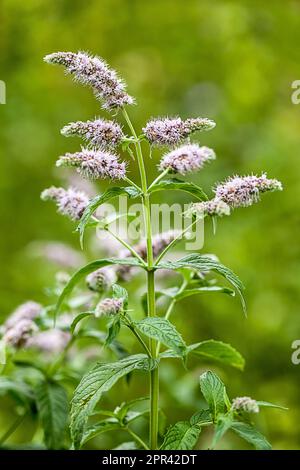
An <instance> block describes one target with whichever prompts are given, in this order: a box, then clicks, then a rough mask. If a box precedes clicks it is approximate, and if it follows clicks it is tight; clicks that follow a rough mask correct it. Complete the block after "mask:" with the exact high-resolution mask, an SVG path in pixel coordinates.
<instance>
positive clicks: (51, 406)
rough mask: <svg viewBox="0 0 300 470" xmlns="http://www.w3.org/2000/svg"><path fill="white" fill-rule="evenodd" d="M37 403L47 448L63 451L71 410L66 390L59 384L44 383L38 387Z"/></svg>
mask: <svg viewBox="0 0 300 470" xmlns="http://www.w3.org/2000/svg"><path fill="white" fill-rule="evenodd" d="M36 401H37V407H38V411H39V416H40V420H41V424H42V426H43V429H44V441H45V444H46V446H47V448H48V449H61V448H62V444H63V441H64V434H65V428H66V424H67V420H68V408H69V405H68V397H67V393H66V391H65V389H64V388H63V387H62V386H61V385H60V384H58V383H57V382H51V381H43V382H41V383H40V384H38V385H37V387H36Z"/></svg>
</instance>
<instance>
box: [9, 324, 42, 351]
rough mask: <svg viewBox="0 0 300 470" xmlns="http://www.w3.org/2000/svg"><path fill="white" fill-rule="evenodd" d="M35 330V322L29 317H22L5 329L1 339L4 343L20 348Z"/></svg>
mask: <svg viewBox="0 0 300 470" xmlns="http://www.w3.org/2000/svg"><path fill="white" fill-rule="evenodd" d="M36 330H37V326H36V324H35V323H34V322H33V321H32V320H30V319H29V318H22V319H21V320H20V321H18V323H16V324H15V325H14V326H13V327H11V328H9V329H7V331H6V332H5V334H4V336H3V339H4V341H5V343H7V344H10V345H11V346H14V347H15V348H20V347H22V346H24V345H25V344H26V343H27V341H28V339H29V338H30V336H31V335H32V334H33V333H34V331H36Z"/></svg>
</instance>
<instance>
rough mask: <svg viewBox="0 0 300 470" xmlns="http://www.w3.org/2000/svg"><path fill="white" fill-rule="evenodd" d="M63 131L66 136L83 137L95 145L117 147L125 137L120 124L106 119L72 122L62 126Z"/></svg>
mask: <svg viewBox="0 0 300 470" xmlns="http://www.w3.org/2000/svg"><path fill="white" fill-rule="evenodd" d="M61 133H62V135H64V136H65V137H72V136H78V137H81V138H82V139H83V140H84V141H85V142H87V143H89V144H91V145H92V146H94V147H115V146H117V145H118V144H119V143H120V142H121V140H122V138H123V137H124V134H123V132H122V128H121V126H119V124H117V123H116V122H113V121H107V120H105V119H95V120H94V121H86V122H83V121H77V122H70V123H69V124H67V125H66V126H65V127H63V128H62V130H61Z"/></svg>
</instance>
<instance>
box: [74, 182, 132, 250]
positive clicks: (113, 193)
mask: <svg viewBox="0 0 300 470" xmlns="http://www.w3.org/2000/svg"><path fill="white" fill-rule="evenodd" d="M121 194H127V196H128V197H130V198H133V197H137V196H138V195H139V194H140V192H139V191H138V190H137V189H136V188H134V187H133V186H128V187H118V186H116V187H114V188H110V189H108V190H107V191H105V192H104V193H103V194H100V195H98V196H96V197H94V198H93V199H92V200H91V201H90V202H89V204H88V206H87V207H86V209H85V211H84V212H83V215H82V217H81V220H80V222H79V224H78V227H77V230H78V231H79V234H80V244H81V246H82V245H83V237H84V231H85V228H86V226H87V224H88V222H89V220H90V218H91V217H92V215H93V214H94V212H95V210H96V209H97V208H98V207H100V206H101V205H102V204H104V203H105V202H107V201H109V200H111V199H113V198H115V197H117V196H120V195H121Z"/></svg>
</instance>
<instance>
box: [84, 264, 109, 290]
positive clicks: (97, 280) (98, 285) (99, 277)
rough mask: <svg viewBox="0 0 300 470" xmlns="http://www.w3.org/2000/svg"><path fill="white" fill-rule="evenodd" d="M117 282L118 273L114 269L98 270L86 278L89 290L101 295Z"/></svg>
mask: <svg viewBox="0 0 300 470" xmlns="http://www.w3.org/2000/svg"><path fill="white" fill-rule="evenodd" d="M116 280H117V276H116V272H115V270H114V268H112V267H105V268H100V269H97V271H94V272H92V273H90V274H89V275H88V276H87V277H86V283H87V286H88V288H89V289H90V290H92V291H95V292H99V293H102V292H105V291H107V290H108V289H109V288H110V287H111V286H112V284H114V283H115V282H116Z"/></svg>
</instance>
